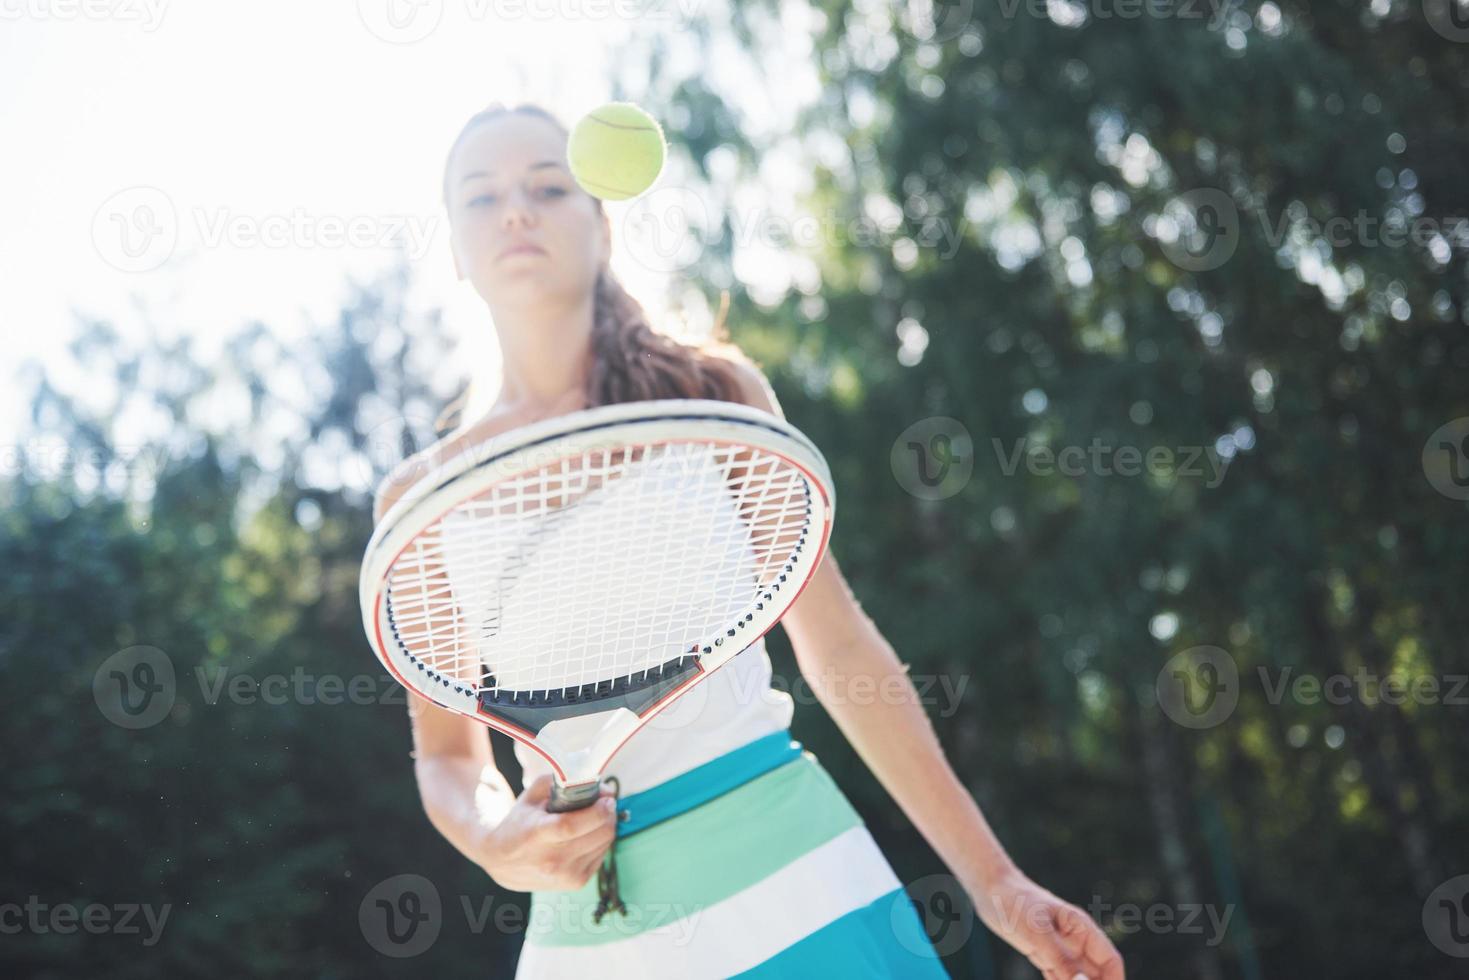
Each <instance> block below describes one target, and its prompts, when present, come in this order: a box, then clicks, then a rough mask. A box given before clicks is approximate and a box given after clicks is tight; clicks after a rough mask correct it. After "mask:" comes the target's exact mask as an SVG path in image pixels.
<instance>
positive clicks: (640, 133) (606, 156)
mask: <svg viewBox="0 0 1469 980" xmlns="http://www.w3.org/2000/svg"><path fill="white" fill-rule="evenodd" d="M664 153H665V148H664V144H663V129H662V127H660V126H659V125H658V122H657V120H655V119H654V118H653V117H652V116H650V115H648V114H647V113H646V112H644V111H643V110H642V109H640V108H639V107H638V106H636V105H634V104H633V103H631V102H609V103H607V104H606V105H604V106H602V107H601V108H598V109H594V110H593V111H591V112H589V113H587V114H586V115H585V116H582V117H581V119H580V120H578V121H577V124H576V125H575V126H574V127H573V128H572V130H571V139H570V140H568V141H567V143H566V162H567V163H568V164H569V165H570V167H571V175H572V176H573V177H575V178H576V182H577V183H578V184H580V185H581V187H582V190H584V191H586V192H587V193H588V194H591V195H592V196H593V197H600V198H601V199H602V200H604V201H625V200H627V199H628V198H630V197H637V196H638V195H639V194H641V193H643V191H645V190H647V189H648V188H649V187H652V186H653V182H654V181H656V180H657V179H658V174H659V173H661V172H662V171H663V157H664Z"/></svg>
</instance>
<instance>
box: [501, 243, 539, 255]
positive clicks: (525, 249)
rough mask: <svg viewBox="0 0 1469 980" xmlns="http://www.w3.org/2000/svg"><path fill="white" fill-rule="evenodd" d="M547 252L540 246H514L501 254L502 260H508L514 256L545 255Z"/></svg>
mask: <svg viewBox="0 0 1469 980" xmlns="http://www.w3.org/2000/svg"><path fill="white" fill-rule="evenodd" d="M545 254H546V250H545V249H543V248H541V247H540V246H538V245H529V244H525V245H512V246H510V247H509V248H507V249H505V251H503V252H501V253H500V258H502V259H508V258H510V257H511V256H512V255H545Z"/></svg>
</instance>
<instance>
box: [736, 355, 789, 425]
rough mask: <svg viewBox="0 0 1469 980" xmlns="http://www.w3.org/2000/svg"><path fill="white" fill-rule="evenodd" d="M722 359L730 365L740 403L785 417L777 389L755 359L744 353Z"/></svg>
mask: <svg viewBox="0 0 1469 980" xmlns="http://www.w3.org/2000/svg"><path fill="white" fill-rule="evenodd" d="M721 359H722V360H723V361H724V362H725V363H726V364H727V365H728V367H729V371H730V374H731V375H732V376H733V377H734V379H735V383H736V386H737V387H738V388H739V395H740V404H742V405H749V406H750V407H751V408H759V409H764V410H765V411H767V412H769V413H770V414H771V415H774V416H776V417H778V418H785V413H784V412H782V411H781V408H780V402H778V401H776V399H775V391H774V389H772V388H771V387H770V381H769V380H768V379H767V378H766V377H765V372H764V371H761V370H760V368H759V367H758V366H757V365H756V364H755V362H754V361H751V360H750V359H749V358H748V357H745V356H744V355H739V356H735V357H724V358H721Z"/></svg>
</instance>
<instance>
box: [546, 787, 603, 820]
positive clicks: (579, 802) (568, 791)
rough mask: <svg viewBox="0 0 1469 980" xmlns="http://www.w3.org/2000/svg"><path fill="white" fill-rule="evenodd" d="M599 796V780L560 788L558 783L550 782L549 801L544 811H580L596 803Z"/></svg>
mask: <svg viewBox="0 0 1469 980" xmlns="http://www.w3.org/2000/svg"><path fill="white" fill-rule="evenodd" d="M601 795H602V781H601V780H600V779H594V780H592V781H591V782H589V783H576V784H574V785H571V786H562V785H561V784H560V783H557V782H552V783H551V799H550V800H549V801H548V802H547V803H546V809H547V810H550V811H551V812H552V813H566V812H567V811H569V810H581V809H584V808H586V807H589V806H591V805H592V804H593V803H595V802H597V797H599V796H601Z"/></svg>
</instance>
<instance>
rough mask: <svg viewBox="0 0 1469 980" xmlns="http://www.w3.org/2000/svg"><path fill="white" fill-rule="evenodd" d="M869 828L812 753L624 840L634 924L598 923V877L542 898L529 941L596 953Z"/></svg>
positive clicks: (622, 868) (624, 880)
mask: <svg viewBox="0 0 1469 980" xmlns="http://www.w3.org/2000/svg"><path fill="white" fill-rule="evenodd" d="M861 824H862V818H861V817H859V816H858V815H857V811H856V810H854V809H852V805H851V803H849V802H847V798H846V797H845V796H843V795H842V793H841V790H839V789H837V786H836V783H835V782H833V781H832V778H831V776H830V774H828V773H827V771H826V770H825V769H824V768H822V766H821V764H820V763H819V762H817V761H816V757H815V756H813V755H811V754H810V753H809V752H803V753H801V754H799V755H798V756H796V758H794V759H792V760H791V761H790V762H787V763H786V764H785V765H783V766H779V767H777V768H775V769H772V770H770V771H769V772H767V773H765V774H764V775H763V776H758V777H756V778H755V779H752V780H750V781H749V782H747V783H743V784H741V785H739V786H737V787H735V788H734V789H732V790H730V791H729V792H728V793H725V794H723V795H722V796H718V797H715V798H714V799H712V800H710V801H709V802H707V803H705V804H704V805H703V806H701V807H697V808H695V809H693V810H689V811H688V812H686V813H681V814H679V815H678V816H677V817H674V818H673V819H671V820H665V821H663V822H662V823H660V824H658V825H656V826H654V827H650V828H649V829H647V830H645V831H643V832H642V833H640V834H634V835H633V836H632V837H629V838H627V839H626V840H621V839H619V840H618V841H617V842H616V844H615V845H614V848H615V850H616V856H617V878H618V889H619V891H620V892H621V894H622V901H623V903H624V904H625V905H626V906H627V910H628V914H627V915H626V916H622V915H617V914H612V915H609V916H607V917H606V918H604V919H603V920H602V921H601V923H594V922H593V921H592V912H593V910H594V909H595V908H596V906H597V881H596V878H595V877H593V879H592V880H591V881H588V882H587V883H586V885H584V886H583V887H582V888H581V889H580V890H579V891H574V892H572V891H565V892H534V893H532V894H531V922H530V925H529V927H528V928H527V930H526V937H525V941H526V942H527V943H535V944H537V945H542V946H594V945H599V944H601V943H607V942H613V941H615V940H618V939H626V938H628V937H630V936H635V935H639V934H641V933H643V932H646V931H648V930H650V929H656V928H658V927H660V926H664V925H667V924H669V923H670V922H674V921H677V920H679V919H683V918H685V917H688V916H691V915H696V914H698V913H699V912H700V910H702V909H705V908H708V907H710V906H712V905H714V904H715V903H717V902H721V901H723V900H724V899H726V898H729V897H730V896H731V895H735V894H738V893H739V892H742V891H744V890H745V889H746V888H749V887H750V886H751V885H754V884H755V883H756V882H758V881H761V880H762V879H764V878H766V877H768V876H770V875H772V874H774V873H775V872H776V871H779V870H780V869H781V868H783V867H785V866H786V865H787V864H790V863H791V862H792V861H794V860H796V859H797V858H799V857H801V856H802V855H803V854H806V853H808V852H810V851H813V850H815V849H816V848H818V847H820V846H821V845H822V844H825V843H826V842H827V841H829V840H832V839H834V838H836V837H838V836H839V835H841V834H843V833H845V832H846V831H848V830H850V829H852V828H853V827H858V826H861Z"/></svg>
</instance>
